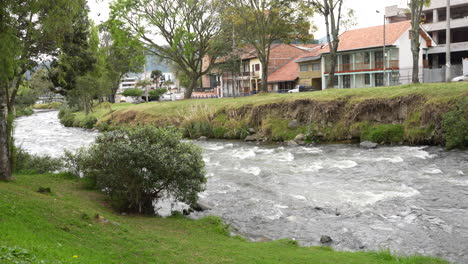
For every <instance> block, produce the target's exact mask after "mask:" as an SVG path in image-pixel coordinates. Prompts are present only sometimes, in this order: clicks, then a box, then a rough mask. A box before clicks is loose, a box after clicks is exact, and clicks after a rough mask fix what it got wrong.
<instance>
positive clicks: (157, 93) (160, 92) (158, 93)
mask: <svg viewBox="0 0 468 264" xmlns="http://www.w3.org/2000/svg"><path fill="white" fill-rule="evenodd" d="M166 92H167V89H165V88H159V89H156V90H151V91H149V93H148V95H149V97H150V98H151V100H156V101H157V100H159V97H160V96H161V95H163V94H165V93H166Z"/></svg>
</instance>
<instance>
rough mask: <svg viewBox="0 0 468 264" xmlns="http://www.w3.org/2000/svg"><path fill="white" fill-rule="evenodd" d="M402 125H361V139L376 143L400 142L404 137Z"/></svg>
mask: <svg viewBox="0 0 468 264" xmlns="http://www.w3.org/2000/svg"><path fill="white" fill-rule="evenodd" d="M404 134H405V131H404V128H403V126H402V125H393V124H382V125H374V126H370V125H363V126H361V141H364V140H369V141H372V142H376V143H383V144H391V143H400V142H402V141H403V139H404Z"/></svg>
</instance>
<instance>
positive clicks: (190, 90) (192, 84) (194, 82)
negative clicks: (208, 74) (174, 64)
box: [184, 77, 198, 99]
mask: <svg viewBox="0 0 468 264" xmlns="http://www.w3.org/2000/svg"><path fill="white" fill-rule="evenodd" d="M197 81H198V78H194V77H192V78H191V82H190V85H189V87H186V88H185V93H184V99H190V98H192V93H193V90H194V89H195V88H196V86H197Z"/></svg>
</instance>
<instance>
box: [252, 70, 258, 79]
mask: <svg viewBox="0 0 468 264" xmlns="http://www.w3.org/2000/svg"><path fill="white" fill-rule="evenodd" d="M250 77H254V78H260V72H259V71H256V72H250Z"/></svg>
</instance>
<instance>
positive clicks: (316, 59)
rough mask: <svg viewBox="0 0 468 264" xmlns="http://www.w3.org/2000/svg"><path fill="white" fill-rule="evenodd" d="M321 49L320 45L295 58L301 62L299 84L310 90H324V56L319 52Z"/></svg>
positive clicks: (297, 61)
mask: <svg viewBox="0 0 468 264" xmlns="http://www.w3.org/2000/svg"><path fill="white" fill-rule="evenodd" d="M320 50H321V49H320V47H319V48H317V49H315V50H313V51H312V52H310V53H308V54H304V55H303V56H300V57H299V58H298V59H297V60H295V62H296V63H297V64H299V82H298V84H299V85H300V86H304V87H307V88H309V89H310V90H322V67H321V59H322V57H321V55H320V53H319V52H320Z"/></svg>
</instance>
